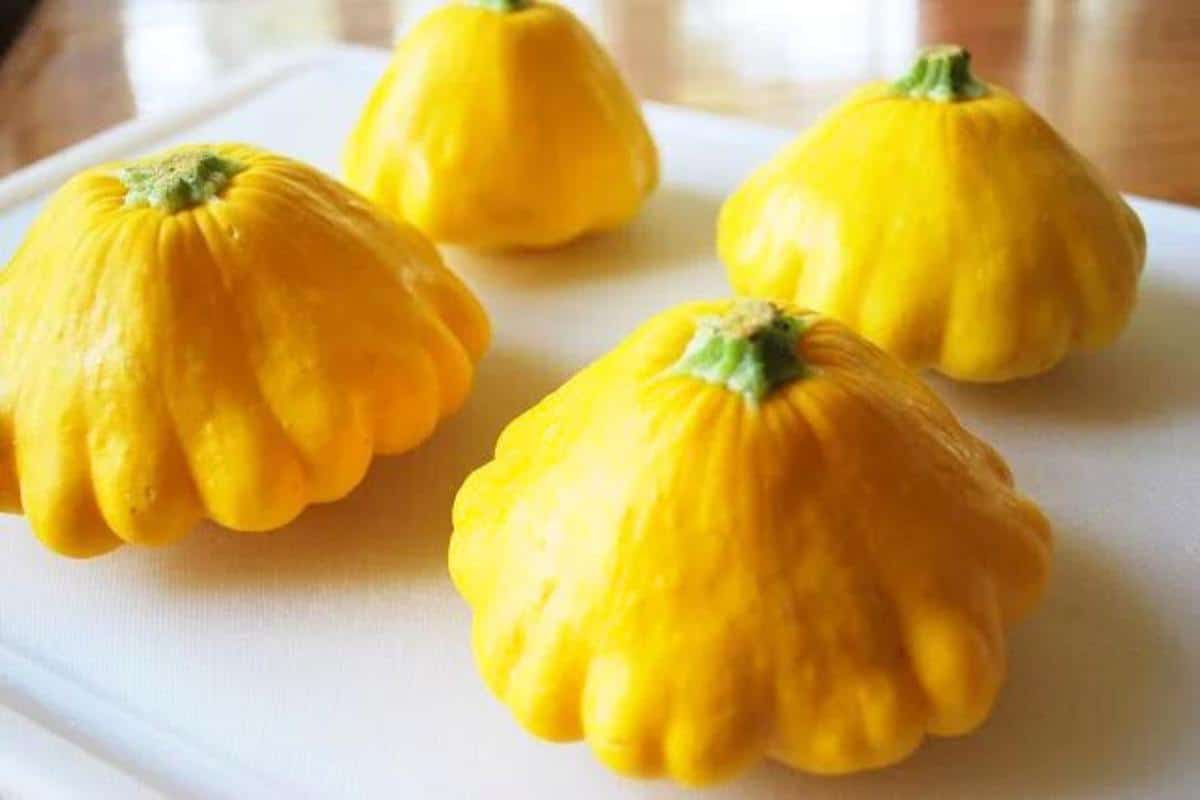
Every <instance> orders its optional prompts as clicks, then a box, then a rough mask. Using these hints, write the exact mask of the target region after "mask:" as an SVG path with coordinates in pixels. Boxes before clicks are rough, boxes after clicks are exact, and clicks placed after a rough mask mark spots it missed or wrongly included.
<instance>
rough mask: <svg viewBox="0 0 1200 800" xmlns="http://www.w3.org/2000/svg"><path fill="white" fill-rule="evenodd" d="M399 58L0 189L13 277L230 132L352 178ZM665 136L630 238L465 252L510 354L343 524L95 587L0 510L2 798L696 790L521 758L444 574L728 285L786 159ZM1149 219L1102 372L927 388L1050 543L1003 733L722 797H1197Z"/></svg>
mask: <svg viewBox="0 0 1200 800" xmlns="http://www.w3.org/2000/svg"><path fill="white" fill-rule="evenodd" d="M384 60H385V56H384V54H383V53H381V52H377V51H371V50H360V49H349V48H346V49H337V50H332V51H323V52H321V53H316V54H310V56H309V57H307V58H305V59H300V60H298V61H296V62H294V63H291V64H289V65H282V66H281V65H275V66H274V67H272V68H270V69H267V70H265V71H263V70H260V71H258V72H256V73H255V74H253V75H251V76H248V77H243V78H242V79H241V80H239V81H237V82H236V85H234V86H233V87H232V88H231V89H229V91H227V92H224V93H222V94H221V95H220V96H218V97H213V98H206V99H205V100H203V101H201V102H200V104H199V106H198V107H194V108H192V109H190V110H188V111H186V112H182V113H180V114H177V115H173V116H171V117H169V118H167V119H164V120H159V121H157V122H154V123H146V122H135V123H133V124H131V125H128V126H125V127H124V128H122V129H119V130H117V131H114V132H111V133H109V134H106V135H105V136H103V137H100V138H99V139H96V140H92V141H91V142H88V143H85V144H83V145H81V146H80V147H78V148H75V149H73V150H71V151H67V152H66V153H63V154H60V155H58V156H55V157H54V158H52V159H50V160H49V161H47V162H43V163H42V164H40V165H37V166H35V167H32V168H31V169H29V170H27V171H26V172H24V173H22V174H20V175H16V176H13V177H11V178H9V179H8V180H6V181H3V182H0V259H5V260H6V259H7V257H8V256H9V255H10V254H11V252H12V250H13V249H14V248H15V247H16V245H17V243H18V240H19V239H20V237H21V236H22V233H23V231H24V229H25V227H26V225H27V224H28V223H29V221H30V220H31V219H32V218H33V216H34V214H35V212H36V210H37V208H38V206H39V205H40V203H41V201H42V200H43V198H44V197H45V194H46V193H47V192H49V191H50V190H51V189H52V188H53V187H55V186H57V185H58V184H59V183H60V182H61V181H62V179H63V178H65V177H66V175H67V174H68V173H69V172H72V171H74V170H75V169H78V168H80V167H82V166H85V165H88V164H91V163H94V162H96V161H99V160H102V159H107V158H111V157H113V156H117V155H131V154H133V153H135V152H141V151H146V150H152V149H157V148H158V147H160V146H162V145H164V144H167V143H171V142H182V141H185V140H229V139H239V140H245V141H250V142H254V143H257V144H261V145H266V146H267V147H270V148H273V149H275V150H279V151H282V152H284V153H288V154H290V155H293V156H298V157H300V158H303V159H306V160H308V161H311V162H313V163H314V164H316V165H318V166H320V167H322V168H324V169H326V170H330V171H334V170H335V168H336V156H337V153H338V150H339V147H340V143H341V141H342V139H343V137H344V136H345V134H346V132H347V131H348V129H349V126H350V124H351V122H352V120H353V119H354V117H355V114H356V112H357V110H358V108H359V105H360V104H361V103H362V101H363V100H364V98H365V97H366V94H367V91H368V89H369V88H370V86H371V84H372V82H373V80H374V79H375V77H376V76H377V75H378V74H379V73H380V71H381V70H382V68H383V65H384ZM648 113H649V116H650V122H651V125H652V127H653V128H654V133H655V135H656V137H657V139H658V142H659V145H660V147H661V149H662V153H663V158H664V167H665V169H664V185H663V186H662V188H661V189H660V190H659V191H658V193H657V194H656V195H655V196H654V198H653V200H652V201H651V202H650V204H649V205H648V207H647V208H646V209H645V211H644V213H642V214H641V216H640V217H639V218H638V219H637V221H636V222H635V223H633V224H632V225H631V226H629V227H628V228H627V229H625V230H622V231H619V232H616V233H612V234H608V235H605V236H599V237H596V238H592V239H589V240H587V241H585V242H581V243H579V244H576V245H574V246H571V247H569V248H567V249H565V250H561V251H558V252H553V253H546V254H543V255H536V256H525V257H521V258H511V259H507V258H504V259H502V258H491V259H484V258H478V257H474V256H471V255H468V254H465V253H463V252H460V251H454V250H449V251H447V253H446V255H447V258H448V260H449V261H450V263H451V264H452V265H453V266H454V267H456V268H457V269H458V270H460V271H461V272H462V273H463V274H464V275H465V277H466V278H467V280H468V281H469V282H470V283H471V284H472V286H474V287H475V289H476V290H477V291H478V292H479V293H480V295H481V296H482V298H483V301H484V303H485V304H486V305H487V307H488V309H489V310H490V312H491V314H492V317H493V320H494V323H495V331H496V336H495V343H494V345H493V347H492V350H491V352H490V353H489V354H488V356H487V358H486V359H485V360H484V362H483V363H482V366H481V367H480V371H479V375H478V384H477V386H476V389H475V392H474V395H473V397H472V399H471V401H470V402H469V404H468V406H467V407H466V409H465V410H464V411H463V412H462V413H461V414H459V415H458V416H457V417H456V418H455V419H453V420H451V421H450V422H448V423H447V424H445V425H444V427H443V428H442V429H440V430H439V431H438V433H437V434H436V435H435V436H434V438H433V439H432V440H431V441H429V442H428V443H427V444H426V445H425V446H423V447H422V448H421V449H420V450H418V451H417V452H414V453H412V454H409V455H406V456H402V457H397V458H386V459H382V460H380V461H377V462H376V464H375V465H374V467H373V468H372V470H371V472H370V475H369V476H368V477H367V479H366V481H365V482H364V483H363V485H362V486H361V487H359V489H358V490H357V491H356V492H355V493H354V494H353V495H352V496H351V497H350V498H348V499H347V500H345V501H343V502H341V503H337V504H335V505H332V506H325V507H319V508H315V509H312V510H310V511H308V512H307V513H305V514H304V515H303V516H302V517H301V518H300V520H299V521H297V522H296V523H295V524H293V525H291V526H289V527H288V528H286V529H284V530H282V531H279V532H278V533H276V534H272V535H265V536H264V535H244V534H243V535H239V534H232V533H228V532H224V531H220V530H216V529H213V528H204V529H202V530H200V531H198V532H197V533H195V534H194V535H192V536H191V537H190V538H188V539H186V540H185V541H183V542H182V543H180V544H178V545H175V546H172V547H169V548H167V549H164V550H158V551H150V550H142V549H133V548H125V549H123V550H121V551H119V552H117V553H115V554H113V555H110V556H107V557H104V558H101V559H99V560H93V561H87V562H74V561H68V560H64V559H61V558H58V557H55V556H53V555H51V554H50V553H48V552H46V551H44V550H43V549H41V547H40V546H38V545H37V544H35V542H34V541H33V539H32V537H31V536H30V534H29V531H28V529H27V526H26V524H25V522H24V520H23V519H21V518H19V517H12V516H0V796H4V797H6V798H8V797H37V798H43V797H49V796H53V793H52V792H51V790H50V789H48V788H46V787H49V786H58V787H59V788H58V790H59V791H60V793H61V796H64V797H78V796H81V795H83V794H86V795H87V796H89V797H97V796H111V797H121V798H126V797H133V796H135V793H136V791H138V790H135V789H134V788H132V787H135V786H143V787H144V792H145V793H146V794H147V795H150V794H152V793H153V792H155V791H157V792H161V793H164V794H168V795H171V796H195V797H229V798H234V797H237V798H246V797H280V798H282V797H288V798H300V797H385V796H386V797H406V798H430V799H436V798H474V797H489V798H522V799H524V798H561V797H571V798H573V799H574V800H600V799H603V800H613V799H614V798H631V797H639V798H640V797H654V798H672V797H684V796H689V795H690V794H691V793H689V792H687V791H685V790H682V789H678V788H675V787H673V786H670V785H668V784H665V783H661V782H660V783H640V782H636V781H629V780H624V779H620V778H617V777H615V776H613V775H610V774H609V773H607V772H606V771H605V770H603V769H602V768H601V767H599V766H598V765H597V764H596V763H595V762H594V761H593V760H592V758H591V756H590V754H589V753H588V751H587V749H586V748H585V747H584V746H582V745H573V746H562V745H550V744H544V743H540V742H537V741H535V740H533V739H530V738H528V737H527V736H526V735H525V734H524V733H522V732H521V731H520V730H519V729H518V727H517V726H516V724H515V723H514V722H512V721H511V719H510V718H509V716H508V713H507V711H506V710H505V709H504V708H503V707H501V706H500V705H499V704H498V703H497V702H495V701H494V700H493V699H492V698H491V697H490V696H489V695H488V694H487V693H486V691H485V689H484V688H483V685H482V684H481V682H480V681H479V680H478V679H477V677H476V674H475V670H474V667H473V665H472V663H471V657H470V653H469V647H468V613H467V609H466V607H465V606H464V604H463V603H462V602H461V601H460V599H459V598H458V596H457V595H456V594H455V592H454V590H453V588H452V587H451V584H450V581H449V579H448V577H447V574H446V565H445V550H446V542H447V537H448V534H449V527H450V524H449V511H450V504H451V499H452V497H453V495H454V491H455V490H456V488H457V487H458V485H459V483H460V481H461V480H462V478H463V477H464V476H465V475H466V474H467V472H468V471H469V470H470V469H472V468H473V467H475V466H476V465H478V464H480V463H481V462H483V461H484V460H485V459H486V458H487V456H488V453H489V452H490V449H491V447H492V445H493V443H494V441H495V438H496V434H497V433H498V432H499V431H500V429H501V427H502V426H503V425H504V424H505V423H506V422H507V421H508V420H510V419H511V418H512V417H513V416H515V415H516V414H517V413H519V412H520V411H522V410H524V409H525V408H527V407H528V406H529V405H531V404H532V403H533V402H534V401H535V400H537V399H538V398H539V397H541V396H542V395H543V394H545V393H546V392H547V391H549V390H550V389H552V388H554V387H555V386H556V385H558V384H559V383H560V382H561V381H562V380H563V379H564V378H565V377H566V376H567V375H569V374H570V373H571V372H573V371H574V370H576V369H577V368H579V367H580V366H581V365H582V364H584V363H585V362H586V361H588V360H590V359H591V358H593V357H594V356H597V355H599V354H600V353H601V352H603V351H605V350H606V349H608V348H609V347H611V346H612V345H613V344H615V343H616V342H617V341H618V339H620V338H621V337H622V336H623V335H624V334H625V333H626V332H627V331H629V330H630V329H631V328H632V327H633V326H634V325H635V324H636V323H638V322H639V321H641V320H643V319H645V318H646V317H648V316H649V315H651V314H653V313H654V312H656V311H659V310H661V309H663V308H665V307H667V306H669V305H671V304H673V303H675V302H678V301H683V300H687V299H692V298H695V297H704V296H719V295H722V294H725V293H726V291H727V289H726V284H725V279H724V275H723V272H722V270H721V269H720V267H719V265H718V262H717V260H716V259H715V257H714V255H713V226H714V220H715V217H716V213H717V209H718V206H719V204H720V202H721V199H722V197H724V196H725V195H726V194H727V193H728V192H729V191H730V190H731V189H732V188H733V187H734V186H735V184H736V183H737V182H738V181H739V179H740V178H742V177H743V176H744V175H745V174H746V172H747V171H748V170H749V169H750V168H751V167H753V166H754V165H756V164H758V163H760V162H762V161H763V160H765V159H766V158H768V157H769V156H770V155H771V154H772V153H773V152H774V150H775V149H776V148H777V147H778V146H779V145H780V144H782V143H783V142H784V141H785V140H786V139H788V138H789V134H788V133H786V132H781V131H772V130H768V129H764V128H759V127H755V126H751V125H748V124H745V123H740V122H733V121H730V120H725V119H719V118H715V117H710V116H703V115H699V114H694V113H689V112H685V111H680V110H676V109H668V108H662V107H654V106H652V107H650V108H649V109H648ZM1135 205H1136V207H1137V209H1138V211H1139V213H1141V215H1142V219H1143V220H1144V221H1145V223H1146V227H1147V229H1148V231H1149V238H1150V260H1149V265H1148V267H1147V270H1146V274H1145V278H1144V280H1143V287H1142V300H1141V303H1140V305H1139V307H1138V309H1137V313H1136V315H1135V316H1134V319H1133V322H1132V325H1131V326H1130V328H1129V330H1128V331H1127V332H1126V334H1125V335H1124V337H1123V338H1122V339H1121V341H1120V342H1119V343H1118V344H1117V345H1116V346H1115V347H1113V348H1112V349H1110V350H1108V351H1106V352H1104V353H1101V354H1097V355H1091V356H1082V357H1076V358H1073V359H1071V360H1070V361H1069V362H1068V363H1066V364H1064V365H1062V366H1061V367H1060V368H1059V369H1057V370H1056V371H1055V372H1053V373H1052V374H1050V375H1048V376H1045V377H1042V378H1039V379H1036V380H1031V381H1027V382H1022V383H1017V384H1013V385H1008V386H993V387H957V386H953V385H951V384H949V383H948V382H945V381H941V380H935V381H934V384H935V387H936V388H937V390H938V392H939V393H941V394H942V395H943V396H944V397H945V398H946V400H947V401H949V402H950V404H951V405H952V406H953V407H954V408H955V409H956V410H957V411H958V412H959V413H960V414H961V415H962V417H963V418H965V420H966V422H967V423H968V424H969V426H970V427H972V428H973V429H974V430H976V431H977V432H978V433H980V434H982V435H983V436H984V437H985V438H987V439H988V440H990V441H992V442H994V443H995V444H996V445H997V446H998V447H999V448H1000V450H1001V451H1002V452H1003V453H1004V454H1005V455H1006V456H1007V457H1008V458H1009V460H1010V462H1011V463H1012V466H1013V468H1014V469H1015V471H1016V474H1017V479H1018V483H1019V484H1020V486H1021V488H1022V489H1024V490H1025V491H1027V492H1028V493H1029V494H1030V495H1032V496H1033V497H1035V498H1037V499H1038V500H1039V501H1040V502H1041V503H1042V505H1043V507H1044V508H1045V510H1046V512H1047V513H1048V514H1049V516H1050V517H1051V519H1052V520H1053V521H1054V523H1055V526H1056V530H1057V536H1058V549H1057V553H1056V561H1055V572H1054V575H1053V583H1052V586H1051V589H1050V592H1049V596H1048V597H1047V600H1046V603H1045V605H1044V607H1043V608H1042V609H1041V610H1040V612H1039V613H1038V614H1037V615H1036V616H1035V617H1034V618H1032V619H1031V620H1030V621H1029V622H1028V623H1027V624H1025V625H1024V626H1023V627H1021V628H1020V629H1019V630H1018V631H1017V632H1016V633H1015V635H1014V636H1013V637H1012V641H1011V653H1012V656H1011V678H1010V681H1009V685H1008V687H1007V688H1006V690H1005V691H1004V693H1003V695H1002V697H1001V699H1000V702H999V705H998V707H997V709H996V711H995V714H994V716H993V718H992V720H991V721H990V722H989V723H988V724H987V725H986V726H985V727H984V728H983V729H982V730H981V731H979V732H978V733H976V734H975V735H973V736H970V737H968V738H965V739H959V740H952V741H936V742H931V743H929V744H927V745H926V746H925V747H924V748H923V749H922V750H921V751H920V752H919V753H918V754H917V755H916V756H915V757H914V758H912V759H911V760H910V761H908V762H906V763H904V764H903V765H901V766H898V767H896V768H893V769H889V770H885V771H882V772H877V773H873V774H868V775H862V776H857V777H850V778H841V779H821V778H813V777H807V776H803V775H799V774H795V773H791V772H789V771H787V770H785V769H783V768H780V767H777V766H770V765H768V766H763V767H760V768H757V769H754V770H752V771H751V772H749V773H748V774H747V775H745V776H743V777H741V778H740V779H738V780H736V781H734V782H732V783H729V784H727V785H725V786H723V787H721V788H719V789H717V790H716V791H713V792H711V793H708V794H706V797H711V798H729V797H744V798H785V797H786V798H795V797H804V798H810V799H811V800H823V799H826V798H866V797H887V798H889V800H904V799H905V798H914V800H915V799H916V798H931V797H939V798H941V797H968V796H969V797H972V798H977V799H978V798H1005V799H1006V800H1008V799H1010V798H1018V797H1019V798H1035V797H1042V798H1064V797H1087V798H1097V797H1123V798H1127V797H1140V798H1167V797H1170V798H1191V797H1196V796H1200V711H1198V709H1200V686H1198V684H1200V537H1198V534H1200V531H1198V530H1197V528H1198V523H1200V360H1198V359H1197V357H1196V351H1197V348H1200V262H1198V261H1197V259H1198V258H1200V212H1197V211H1192V210H1188V209H1184V208H1180V207H1176V206H1170V205H1166V204H1161V203H1153V202H1146V201H1136V202H1135ZM56 781H57V782H58V783H57V784H56V783H55V782H56ZM6 791H7V793H6Z"/></svg>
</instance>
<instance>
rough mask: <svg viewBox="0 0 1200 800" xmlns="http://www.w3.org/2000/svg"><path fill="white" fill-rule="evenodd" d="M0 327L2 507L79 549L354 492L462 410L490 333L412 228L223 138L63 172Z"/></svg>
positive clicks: (4, 304)
mask: <svg viewBox="0 0 1200 800" xmlns="http://www.w3.org/2000/svg"><path fill="white" fill-rule="evenodd" d="M0 320H3V324H0V504H2V506H3V508H4V509H6V510H11V511H20V510H23V511H24V513H25V514H26V515H27V516H28V518H29V522H30V525H31V526H32V528H33V531H34V533H35V534H36V535H37V536H38V538H39V539H41V541H42V542H43V543H45V544H46V545H47V546H48V547H50V548H51V549H53V550H55V551H57V552H59V553H63V554H66V555H71V556H91V555H97V554H100V553H103V552H105V551H107V550H110V549H112V548H114V547H116V546H117V545H120V544H121V543H123V542H131V543H137V544H160V543H164V542H168V541H170V540H172V539H175V538H176V537H178V536H180V535H182V534H183V533H185V532H186V531H188V529H190V528H191V527H192V526H193V525H194V523H196V522H197V521H198V520H199V519H201V518H202V517H209V518H211V519H213V520H215V521H216V522H218V523H220V524H221V525H224V526H226V527H229V528H234V529H238V530H266V529H270V528H276V527H278V526H280V525H283V524H284V523H286V522H288V521H289V520H291V519H292V518H293V517H295V516H296V515H297V514H298V513H299V512H300V511H301V509H303V508H304V507H305V506H306V505H308V504H309V503H312V502H324V501H329V500H334V499H336V498H339V497H341V496H343V495H345V494H346V493H347V492H349V491H350V490H351V488H353V487H354V486H355V485H356V484H357V483H358V482H359V480H360V479H361V478H362V476H363V474H364V472H365V471H366V469H367V466H368V463H369V461H370V459H371V456H372V454H373V453H374V452H381V453H395V452H400V451H403V450H407V449H409V448H412V447H413V446H415V445H416V444H417V443H418V442H420V441H421V440H423V439H425V438H426V437H427V436H429V434H430V433H431V432H432V430H433V428H434V426H435V425H436V424H437V422H438V420H439V419H441V418H442V417H444V416H446V415H447V414H449V413H450V412H452V411H454V410H455V409H456V408H457V407H458V406H459V405H461V404H462V402H463V400H464V398H465V397H466V394H467V391H468V389H469V385H470V382H471V375H472V371H473V364H474V362H475V361H476V360H478V358H479V357H480V355H481V353H482V351H483V349H484V348H485V346H486V343H487V339H488V323H487V319H486V317H485V316H484V312H483V310H482V308H481V307H480V305H479V303H478V302H477V301H476V300H475V298H474V297H473V296H472V294H471V293H470V291H469V290H468V289H467V288H466V287H465V286H464V285H463V284H462V283H461V282H460V281H459V280H458V278H456V277H455V276H454V275H453V274H452V273H450V272H449V271H448V270H447V269H446V268H445V267H444V266H443V265H442V263H441V261H440V259H439V257H438V255H437V252H436V251H435V250H434V248H433V246H432V245H431V244H430V243H429V242H427V241H426V240H425V239H423V237H421V235H420V234H418V233H417V232H416V231H414V230H412V229H410V228H408V227H405V226H402V225H400V224H397V223H396V222H395V221H393V220H392V219H390V218H388V217H386V216H384V215H383V214H381V213H379V212H378V211H376V210H374V209H373V208H372V206H371V205H370V204H369V203H368V202H367V201H366V200H365V199H363V198H361V197H359V196H358V195H356V194H355V193H353V192H351V191H350V190H348V189H346V188H345V187H344V186H342V185H341V184H339V183H337V182H336V181H334V180H333V179H332V178H329V177H327V176H325V175H323V174H321V173H320V172H318V171H317V170H315V169H313V168H311V167H308V166H306V165H304V164H301V163H299V162H296V161H292V160H290V159H287V158H284V157H282V156H278V155H273V154H271V153H268V152H265V151H262V150H258V149H255V148H252V147H248V146H244V145H232V144H229V145H226V144H219V145H205V146H185V147H181V148H178V149H175V150H171V151H167V152H165V153H161V154H159V155H156V156H153V157H151V158H148V159H145V160H143V161H136V162H131V163H124V164H107V165H103V166H99V167H96V168H94V169H89V170H87V171H85V172H83V173H81V174H79V175H77V176H75V177H74V178H72V179H71V180H70V181H69V182H67V183H66V184H65V185H64V186H63V187H62V188H61V189H60V190H59V191H58V192H57V193H56V194H55V195H54V196H53V197H52V198H51V199H50V200H49V202H48V203H47V205H46V207H45V208H44V209H43V211H42V213H41V215H40V216H39V218H38V219H37V220H36V221H35V222H34V224H33V226H32V227H31V229H30V231H29V232H28V235H27V237H26V239H25V241H24V243H23V244H22V245H21V247H20V249H19V250H18V251H17V253H16V255H15V257H14V258H13V260H12V262H11V263H10V264H9V266H8V268H7V269H6V270H5V271H4V272H3V273H2V274H0Z"/></svg>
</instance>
